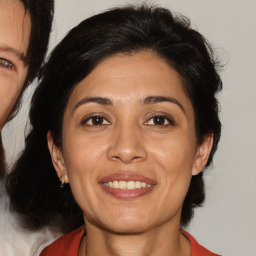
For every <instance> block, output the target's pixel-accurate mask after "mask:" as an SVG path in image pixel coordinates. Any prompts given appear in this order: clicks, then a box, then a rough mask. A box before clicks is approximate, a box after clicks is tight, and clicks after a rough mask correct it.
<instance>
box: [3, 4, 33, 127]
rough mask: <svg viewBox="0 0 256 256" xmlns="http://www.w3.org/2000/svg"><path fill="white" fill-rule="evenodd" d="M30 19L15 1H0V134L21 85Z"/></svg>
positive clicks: (26, 68) (23, 80)
mask: <svg viewBox="0 0 256 256" xmlns="http://www.w3.org/2000/svg"><path fill="white" fill-rule="evenodd" d="M30 29H31V23H30V16H29V13H25V9H24V7H23V4H22V2H20V1H19V0H8V1H3V0H0V31H1V32H0V99H1V100H0V130H1V129H2V128H3V126H4V125H5V123H6V121H7V119H8V116H9V115H10V113H11V111H12V109H13V107H14V105H15V103H16V101H17V99H18V97H19V95H20V92H21V90H22V86H23V84H24V82H25V79H26V75H27V71H28V66H27V63H26V53H27V49H28V45H29V39H30Z"/></svg>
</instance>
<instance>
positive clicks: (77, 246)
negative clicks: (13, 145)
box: [7, 5, 222, 256]
mask: <svg viewBox="0 0 256 256" xmlns="http://www.w3.org/2000/svg"><path fill="white" fill-rule="evenodd" d="M217 68H218V62H217V60H216V58H215V55H214V53H213V51H212V49H211V47H210V45H209V44H208V43H207V41H206V40H205V38H204V37H203V36H202V35H201V34H200V33H199V32H197V31H196V30H194V29H192V28H191V26H190V23H189V20H188V19H186V18H185V17H183V16H182V15H177V16H175V15H173V14H172V13H171V12H170V11H169V10H167V9H163V8H154V7H151V6H147V5H142V6H138V7H134V6H129V7H123V8H115V9H113V10H110V11H106V12H103V13H100V14H98V15H95V16H93V17H91V18H89V19H86V20H84V21H83V22H82V23H80V24H79V25H78V26H77V27H75V28H73V29H72V30H71V31H70V32H69V33H68V34H67V36H66V37H65V38H64V39H63V40H62V42H60V44H59V45H58V46H57V47H56V48H55V50H54V51H53V53H52V54H51V57H50V58H49V61H48V62H47V64H46V65H45V68H44V70H43V73H42V80H41V82H40V84H39V86H38V87H37V89H36V91H35V94H34V96H33V99H32V105H31V109H30V121H31V131H30V133H29V134H28V136H27V138H26V145H25V149H24V151H23V152H22V154H21V156H20V158H19V159H18V161H17V163H16V165H15V167H14V170H13V172H12V173H11V174H10V176H9V177H8V180H7V188H8V193H9V195H10V198H11V204H12V206H13V209H14V210H16V211H17V212H18V213H20V214H22V215H23V216H24V217H25V218H24V222H26V223H27V225H28V226H29V227H31V228H34V229H38V228H41V227H44V226H47V225H51V226H53V227H55V228H56V229H57V228H58V229H59V230H61V231H62V232H64V233H68V234H66V235H64V236H63V237H61V238H60V239H58V240H57V241H55V242H54V243H53V244H51V245H50V246H48V247H47V248H46V249H44V250H43V252H42V253H41V254H40V255H42V256H60V255H61V256H65V255H74V256H76V255H81V256H82V255H87V256H90V255H101V256H103V255H104V256H105V255H151V256H154V255H175V256H181V255H182V256H190V255H191V256H214V255H216V254H214V253H211V252H210V251H208V250H207V249H205V248H204V247H203V246H201V245H199V244H198V243H197V242H196V240H195V239H194V238H193V237H192V236H191V235H190V234H188V233H187V232H185V231H184V230H183V229H181V228H182V227H183V228H184V227H186V225H188V223H189V222H190V220H191V218H192V216H193V210H194V208H195V207H197V206H200V205H201V204H202V203H203V201H204V197H205V191H204V180H203V170H204V169H205V168H206V167H208V166H209V165H210V164H211V162H212V160H213V156H214V153H215V151H216V149H217V145H218V142H219V139H220V133H221V123H220V120H219V115H218V114H219V113H218V101H217V98H216V94H217V92H219V91H220V90H221V89H222V81H221V79H220V76H219V74H218V69H217ZM21 192H22V193H21ZM79 226H80V227H79ZM70 231H72V232H70ZM69 232H70V233H69Z"/></svg>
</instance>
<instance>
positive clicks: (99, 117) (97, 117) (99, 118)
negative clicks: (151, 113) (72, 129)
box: [80, 115, 111, 126]
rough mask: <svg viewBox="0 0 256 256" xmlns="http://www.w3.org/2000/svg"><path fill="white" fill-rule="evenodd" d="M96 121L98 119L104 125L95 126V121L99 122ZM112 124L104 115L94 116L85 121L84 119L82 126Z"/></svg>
mask: <svg viewBox="0 0 256 256" xmlns="http://www.w3.org/2000/svg"><path fill="white" fill-rule="evenodd" d="M96 119H98V121H101V122H103V123H102V124H93V121H97V120H96ZM89 121H91V124H88V122H89ZM105 121H107V124H104V122H105ZM109 124H111V122H109V121H108V120H107V119H106V118H105V117H104V116H103V115H92V116H89V117H86V118H85V119H83V120H82V121H81V123H80V125H82V126H83V125H86V126H102V125H109Z"/></svg>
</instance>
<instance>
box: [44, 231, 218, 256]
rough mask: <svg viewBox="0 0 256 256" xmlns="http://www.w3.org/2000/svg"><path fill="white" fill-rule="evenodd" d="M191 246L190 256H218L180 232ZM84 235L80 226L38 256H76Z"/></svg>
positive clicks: (188, 235)
mask: <svg viewBox="0 0 256 256" xmlns="http://www.w3.org/2000/svg"><path fill="white" fill-rule="evenodd" d="M181 232H182V234H183V235H184V236H186V237H187V238H188V240H189V242H190V244H191V248H192V250H191V256H218V255H217V254H215V253H212V252H210V251H208V250H207V249H206V248H204V247H203V246H201V245H200V244H198V243H197V241H196V240H195V239H194V238H193V237H192V236H191V235H190V234H189V233H187V232H186V231H184V230H181ZM84 234H85V227H84V226H82V227H80V228H78V229H76V230H74V231H72V232H70V233H68V234H66V235H64V236H62V237H60V238H59V239H57V240H56V241H55V242H53V243H52V244H50V245H49V246H47V247H46V248H45V249H44V250H43V251H42V252H41V253H40V256H77V255H78V252H79V247H80V243H81V241H82V239H83V237H84Z"/></svg>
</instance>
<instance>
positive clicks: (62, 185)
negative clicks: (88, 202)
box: [60, 180, 65, 188]
mask: <svg viewBox="0 0 256 256" xmlns="http://www.w3.org/2000/svg"><path fill="white" fill-rule="evenodd" d="M64 184H65V181H64V180H62V181H61V184H60V187H61V188H64Z"/></svg>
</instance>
